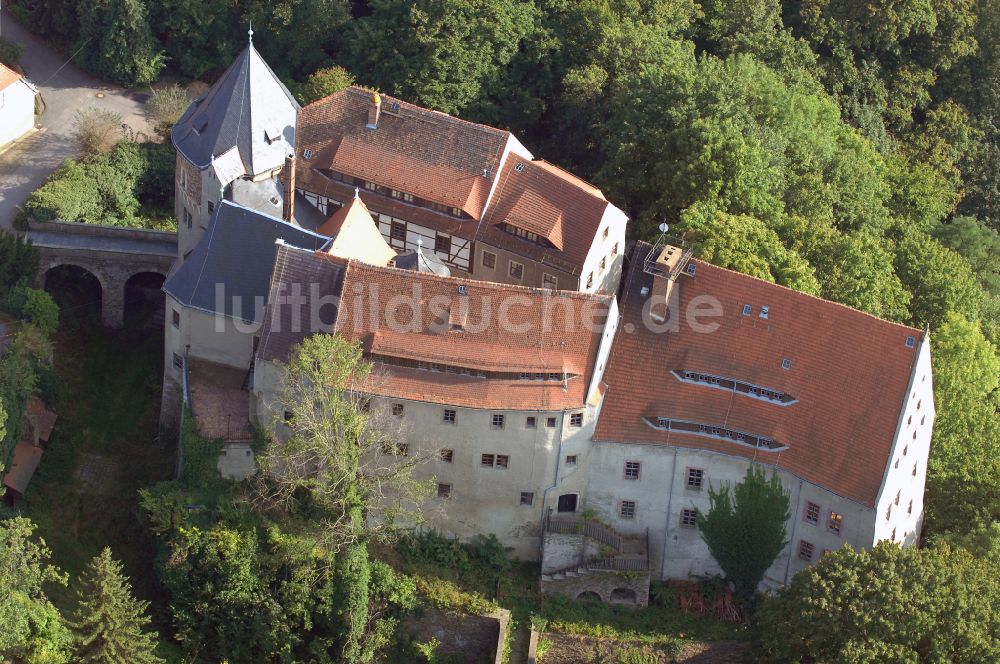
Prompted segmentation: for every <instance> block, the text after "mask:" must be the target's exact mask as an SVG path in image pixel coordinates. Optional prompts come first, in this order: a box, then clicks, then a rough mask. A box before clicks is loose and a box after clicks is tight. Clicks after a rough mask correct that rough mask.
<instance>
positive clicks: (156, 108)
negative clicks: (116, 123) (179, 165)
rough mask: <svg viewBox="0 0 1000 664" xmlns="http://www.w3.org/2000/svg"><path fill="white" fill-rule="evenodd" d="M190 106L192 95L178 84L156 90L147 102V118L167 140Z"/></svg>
mask: <svg viewBox="0 0 1000 664" xmlns="http://www.w3.org/2000/svg"><path fill="white" fill-rule="evenodd" d="M190 104H191V95H189V94H188V92H187V90H185V89H184V88H182V87H181V86H179V85H177V84H176V83H174V84H173V85H168V86H166V87H163V88H154V89H153V93H152V95H151V96H150V97H149V101H147V102H146V117H147V118H149V120H150V122H152V123H153V126H154V127H155V128H156V133H157V134H159V135H160V136H163V137H164V138H167V137H168V136H169V135H170V128H171V127H173V126H174V125H175V124H176V123H177V121H178V120H179V119H180V117H181V115H183V114H184V111H185V110H187V107H188V106H189V105H190ZM171 166H172V164H171Z"/></svg>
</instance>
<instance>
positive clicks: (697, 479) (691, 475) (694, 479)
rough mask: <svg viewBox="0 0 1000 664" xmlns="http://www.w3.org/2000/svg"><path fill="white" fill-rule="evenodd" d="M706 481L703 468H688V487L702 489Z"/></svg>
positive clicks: (696, 489)
mask: <svg viewBox="0 0 1000 664" xmlns="http://www.w3.org/2000/svg"><path fill="white" fill-rule="evenodd" d="M704 482H705V471H704V470H702V469H701V468H688V471H687V488H689V489H694V490H695V491H701V487H702V485H703V484H704Z"/></svg>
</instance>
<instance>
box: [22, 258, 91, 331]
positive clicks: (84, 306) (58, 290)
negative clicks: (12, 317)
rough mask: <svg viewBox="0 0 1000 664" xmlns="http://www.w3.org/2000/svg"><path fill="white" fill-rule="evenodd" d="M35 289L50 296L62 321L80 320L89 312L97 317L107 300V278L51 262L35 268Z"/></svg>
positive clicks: (73, 264) (82, 268)
mask: <svg viewBox="0 0 1000 664" xmlns="http://www.w3.org/2000/svg"><path fill="white" fill-rule="evenodd" d="M39 276H40V279H39V281H40V283H38V284H37V285H38V286H39V287H40V288H42V289H44V290H45V291H46V292H48V293H49V294H50V295H52V296H53V299H54V300H55V301H56V302H57V303H58V304H59V308H60V310H61V311H60V316H61V317H62V318H63V319H64V320H65V319H66V318H67V317H69V318H70V319H71V320H80V319H81V318H82V317H85V316H86V315H87V314H88V313H89V312H93V313H95V314H98V315H101V316H102V318H103V313H104V305H105V301H106V299H107V296H106V293H107V281H108V280H107V276H106V275H104V274H102V273H101V272H100V271H99V270H93V269H90V268H88V267H86V266H84V265H79V264H78V263H76V262H64V261H53V262H51V263H49V264H47V265H43V266H40V267H39Z"/></svg>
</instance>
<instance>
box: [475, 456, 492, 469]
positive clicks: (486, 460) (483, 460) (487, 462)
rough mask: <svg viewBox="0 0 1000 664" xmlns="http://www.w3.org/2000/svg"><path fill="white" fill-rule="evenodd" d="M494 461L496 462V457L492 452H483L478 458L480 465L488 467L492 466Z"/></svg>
mask: <svg viewBox="0 0 1000 664" xmlns="http://www.w3.org/2000/svg"><path fill="white" fill-rule="evenodd" d="M495 462H496V457H495V456H493V455H492V454H484V455H482V457H480V459H479V465H480V466H488V467H490V468H492V467H493V464H494V463H495Z"/></svg>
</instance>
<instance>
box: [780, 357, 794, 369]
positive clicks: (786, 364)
mask: <svg viewBox="0 0 1000 664" xmlns="http://www.w3.org/2000/svg"><path fill="white" fill-rule="evenodd" d="M781 368H782V369H791V368H792V361H791V360H790V359H788V358H787V357H786V358H784V359H782V360H781Z"/></svg>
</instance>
